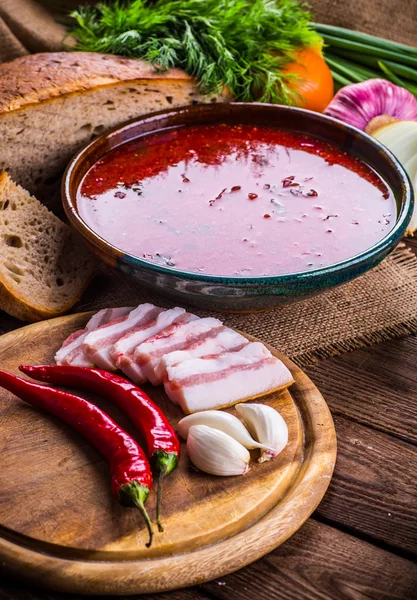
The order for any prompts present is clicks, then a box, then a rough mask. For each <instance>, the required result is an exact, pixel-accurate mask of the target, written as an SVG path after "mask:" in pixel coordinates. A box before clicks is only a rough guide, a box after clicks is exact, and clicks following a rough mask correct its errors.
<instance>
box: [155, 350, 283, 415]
mask: <svg viewBox="0 0 417 600" xmlns="http://www.w3.org/2000/svg"><path fill="white" fill-rule="evenodd" d="M291 383H293V378H292V375H291V373H290V371H289V370H288V369H287V367H286V366H285V365H284V364H283V363H282V362H281V361H280V360H279V359H277V358H275V357H274V356H272V354H271V353H270V352H269V350H268V349H267V348H265V346H263V344H261V343H260V342H252V343H250V344H247V345H246V346H244V347H243V348H242V349H241V350H238V351H236V352H226V353H224V354H221V355H219V356H217V357H212V358H191V359H189V360H184V361H182V362H180V363H178V364H177V365H173V366H170V367H167V379H166V380H165V383H164V386H165V391H166V393H167V395H168V397H169V398H170V400H171V401H172V402H174V404H179V405H180V406H181V408H182V410H183V411H184V412H185V413H193V412H197V411H199V410H207V409H214V408H219V407H222V406H230V405H232V404H236V403H237V402H241V401H244V400H247V399H249V398H253V397H256V396H260V395H264V394H267V393H269V392H272V391H275V390H278V389H282V388H284V387H287V386H289V385H290V384H291Z"/></svg>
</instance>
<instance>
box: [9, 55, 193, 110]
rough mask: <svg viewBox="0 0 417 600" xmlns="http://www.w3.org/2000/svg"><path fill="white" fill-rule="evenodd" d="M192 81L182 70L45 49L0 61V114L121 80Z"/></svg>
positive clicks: (133, 60) (109, 57)
mask: <svg viewBox="0 0 417 600" xmlns="http://www.w3.org/2000/svg"><path fill="white" fill-rule="evenodd" d="M129 81H131V82H132V83H133V82H138V81H140V82H141V83H143V82H153V83H160V82H163V81H176V82H180V81H187V82H190V81H193V78H192V77H190V76H189V75H187V73H185V72H184V71H182V70H181V69H170V70H169V71H166V72H162V71H157V70H156V69H155V68H154V67H153V66H152V65H151V64H149V63H148V62H146V61H143V60H136V59H131V58H123V57H120V56H113V55H111V54H97V53H95V52H48V53H40V54H30V55H28V56H22V57H19V58H16V59H15V60H13V61H11V62H7V63H3V64H0V115H1V114H4V113H10V112H13V111H15V110H19V109H21V108H25V107H27V106H29V105H31V104H38V103H41V102H45V101H47V100H51V99H53V98H59V97H62V96H65V95H67V94H73V93H80V92H84V91H87V90H92V89H94V88H96V87H100V86H107V85H112V84H113V85H114V84H115V83H121V82H129Z"/></svg>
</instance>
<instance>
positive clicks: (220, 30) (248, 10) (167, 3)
mask: <svg viewBox="0 0 417 600" xmlns="http://www.w3.org/2000/svg"><path fill="white" fill-rule="evenodd" d="M71 16H72V17H73V18H74V19H75V21H76V24H75V25H74V27H73V29H72V31H71V33H72V34H73V35H74V36H75V38H76V40H77V45H76V49H77V50H81V51H88V52H103V53H111V54H119V55H122V56H128V57H133V58H139V59H142V60H146V61H149V62H150V63H151V64H152V65H153V66H154V67H155V68H156V69H157V70H162V71H165V70H167V69H169V68H171V67H178V68H181V69H183V70H184V71H186V72H187V73H188V74H189V75H192V76H193V77H195V78H196V80H197V81H198V82H199V86H200V90H201V92H202V93H205V94H214V93H218V92H219V91H221V90H222V89H223V88H227V89H228V90H229V91H230V92H231V93H232V94H233V96H234V98H235V99H236V100H240V101H244V102H250V101H260V102H276V103H283V104H290V103H291V100H293V99H294V95H293V92H292V91H291V89H290V87H289V86H288V85H287V84H288V83H290V78H289V77H288V76H285V75H284V74H283V73H282V71H281V70H282V67H283V66H284V65H285V64H287V63H288V62H290V61H291V60H292V57H293V53H294V52H295V51H296V50H297V49H299V48H300V47H302V46H311V45H315V44H317V43H320V41H321V38H320V36H319V35H318V34H317V33H316V32H315V31H314V30H313V29H312V27H311V26H310V24H309V21H310V14H309V12H308V10H307V8H306V5H305V4H304V3H302V2H300V1H298V0H153V1H152V0H134V1H133V2H128V1H122V0H119V1H116V2H110V3H107V4H99V5H96V6H82V7H80V8H79V9H78V10H76V11H75V12H73V13H72V15H71Z"/></svg>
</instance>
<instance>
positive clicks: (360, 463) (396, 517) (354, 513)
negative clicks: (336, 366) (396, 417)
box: [317, 417, 417, 555]
mask: <svg viewBox="0 0 417 600" xmlns="http://www.w3.org/2000/svg"><path fill="white" fill-rule="evenodd" d="M335 425H336V433H337V438H338V458H337V463H336V469H335V473H334V476H333V479H332V482H331V484H330V487H329V490H328V492H327V494H326V496H325V497H324V499H323V501H322V503H321V504H320V505H319V507H318V509H317V514H318V515H319V516H321V517H324V518H325V519H329V520H330V521H331V522H333V523H337V524H339V525H342V526H343V527H347V528H349V530H350V531H352V532H357V533H358V534H362V535H366V536H370V537H371V538H373V539H374V540H375V541H377V543H383V544H385V545H387V546H390V547H391V548H395V549H397V550H399V551H402V552H406V553H411V554H413V555H417V519H416V518H415V517H416V507H417V488H416V484H415V475H416V473H417V447H416V446H414V445H412V444H408V443H406V442H403V441H401V440H398V439H396V438H393V437H391V436H388V435H387V434H384V433H380V432H378V431H375V430H373V429H370V428H368V427H364V426H363V425H359V424H358V423H355V422H353V421H350V420H349V419H346V418H343V417H336V418H335Z"/></svg>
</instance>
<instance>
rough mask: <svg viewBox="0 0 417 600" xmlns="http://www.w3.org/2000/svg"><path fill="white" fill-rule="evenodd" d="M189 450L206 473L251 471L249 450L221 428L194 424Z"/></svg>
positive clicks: (196, 464) (189, 435) (189, 433)
mask: <svg viewBox="0 0 417 600" xmlns="http://www.w3.org/2000/svg"><path fill="white" fill-rule="evenodd" d="M187 450H188V456H189V457H190V460H191V462H192V463H193V464H194V465H195V466H196V467H197V469H200V470H201V471H204V472H205V473H210V474H211V475H223V476H228V475H244V474H245V473H246V472H247V471H249V460H250V454H249V452H248V451H247V450H246V448H244V447H243V446H242V444H239V442H237V441H236V440H235V439H233V438H232V437H231V436H230V435H227V433H224V431H220V430H219V429H213V428H212V427H207V425H193V426H192V427H190V429H189V431H188V438H187Z"/></svg>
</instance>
